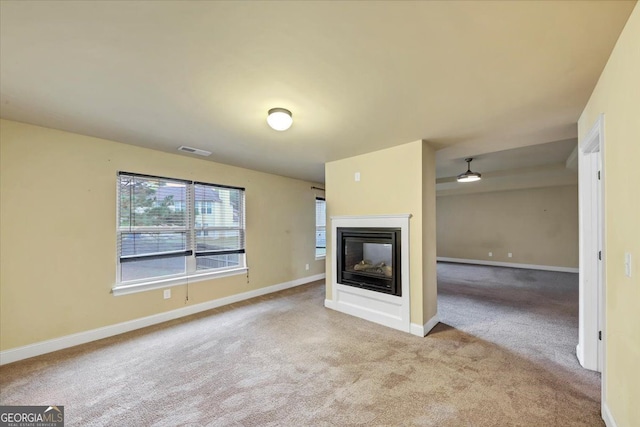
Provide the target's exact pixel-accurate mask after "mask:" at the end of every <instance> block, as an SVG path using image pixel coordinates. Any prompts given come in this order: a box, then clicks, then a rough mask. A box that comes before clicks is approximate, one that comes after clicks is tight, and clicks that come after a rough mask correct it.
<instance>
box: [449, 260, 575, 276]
mask: <svg viewBox="0 0 640 427" xmlns="http://www.w3.org/2000/svg"><path fill="white" fill-rule="evenodd" d="M437 260H438V261H443V262H457V263H459V264H478V265H492V266H494V267H511V268H526V269H528V270H544V271H560V272H562V273H577V272H578V269H577V268H574V267H557V266H555V265H538V264H518V263H515V262H501V261H485V260H480V259H463V258H447V257H440V256H439V257H437Z"/></svg>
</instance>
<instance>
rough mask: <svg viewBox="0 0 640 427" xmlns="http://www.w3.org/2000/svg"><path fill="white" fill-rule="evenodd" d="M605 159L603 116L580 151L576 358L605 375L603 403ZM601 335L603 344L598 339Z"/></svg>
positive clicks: (585, 139) (585, 366) (581, 142)
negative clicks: (578, 311) (578, 295)
mask: <svg viewBox="0 0 640 427" xmlns="http://www.w3.org/2000/svg"><path fill="white" fill-rule="evenodd" d="M603 159H604V115H602V114H601V115H600V116H598V119H597V120H596V122H595V124H594V125H593V127H592V128H591V130H590V131H589V133H588V134H587V136H586V137H585V138H584V139H583V140H582V141H580V147H579V157H578V178H579V218H580V233H579V236H580V269H579V271H580V276H579V277H580V278H579V280H580V303H579V310H580V313H579V333H578V346H577V347H576V355H577V356H578V360H579V361H580V364H581V365H582V366H583V367H584V368H586V369H590V370H593V371H600V372H602V402H603V403H604V401H605V400H604V395H605V383H604V376H605V372H604V369H605V363H604V361H605V358H606V354H605V349H606V346H605V340H606V334H605V333H604V332H605V285H606V284H605V274H604V268H605V256H606V253H605V251H604V224H605V221H604V214H605V212H604V167H603V166H604V162H603ZM598 174H599V175H598ZM599 254H600V255H601V256H599ZM600 331H602V340H600V339H598V336H599V332H600Z"/></svg>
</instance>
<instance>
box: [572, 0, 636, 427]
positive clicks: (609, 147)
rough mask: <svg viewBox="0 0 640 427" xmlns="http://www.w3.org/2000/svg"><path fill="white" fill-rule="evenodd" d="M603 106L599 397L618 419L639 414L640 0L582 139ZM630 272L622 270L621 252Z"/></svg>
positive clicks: (586, 116)
mask: <svg viewBox="0 0 640 427" xmlns="http://www.w3.org/2000/svg"><path fill="white" fill-rule="evenodd" d="M601 113H604V150H603V155H604V177H603V178H604V187H605V189H604V193H605V194H604V207H605V245H604V259H605V274H606V330H605V336H606V340H605V343H606V383H605V387H606V398H605V399H606V404H607V406H608V407H609V409H610V411H611V414H612V415H613V418H614V419H615V422H616V423H617V425H618V426H620V427H623V426H634V425H638V421H639V420H640V405H638V402H640V309H639V308H640V202H639V199H640V175H638V161H639V160H640V6H638V5H636V6H635V9H634V10H633V12H632V14H631V16H630V17H629V21H628V22H627V25H626V26H625V28H624V30H623V31H622V34H621V35H620V38H619V39H618V42H617V44H616V46H615V48H614V50H613V52H612V54H611V57H610V58H609V61H608V63H607V65H606V67H605V69H604V71H603V72H602V75H601V76H600V80H599V81H598V84H597V85H596V87H595V89H594V91H593V94H592V95H591V98H590V99H589V102H588V104H587V106H586V108H585V109H584V111H583V113H582V116H581V117H580V120H579V121H578V134H579V140H580V141H582V140H583V139H584V138H585V136H586V135H587V133H588V132H589V130H590V129H591V127H592V126H593V125H594V123H595V122H596V119H597V117H598V115H599V114H601ZM625 252H628V253H631V255H632V266H633V273H632V277H627V276H626V275H625V272H624V254H625Z"/></svg>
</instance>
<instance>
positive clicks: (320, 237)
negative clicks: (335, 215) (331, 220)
mask: <svg viewBox="0 0 640 427" xmlns="http://www.w3.org/2000/svg"><path fill="white" fill-rule="evenodd" d="M326 255H327V202H326V201H325V200H324V199H322V198H320V197H316V258H322V257H325V256H326Z"/></svg>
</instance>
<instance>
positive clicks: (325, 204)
mask: <svg viewBox="0 0 640 427" xmlns="http://www.w3.org/2000/svg"><path fill="white" fill-rule="evenodd" d="M318 200H322V201H323V202H324V213H325V218H324V220H325V221H324V255H318V208H317V203H318ZM315 206H316V209H315V215H314V220H315V227H314V242H315V248H314V255H315V259H316V260H322V259H326V258H327V218H326V216H327V201H326V199H325V198H324V197H320V196H316V198H315Z"/></svg>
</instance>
